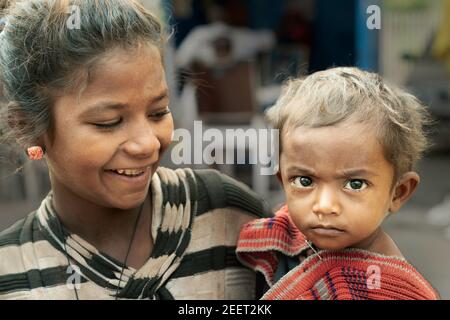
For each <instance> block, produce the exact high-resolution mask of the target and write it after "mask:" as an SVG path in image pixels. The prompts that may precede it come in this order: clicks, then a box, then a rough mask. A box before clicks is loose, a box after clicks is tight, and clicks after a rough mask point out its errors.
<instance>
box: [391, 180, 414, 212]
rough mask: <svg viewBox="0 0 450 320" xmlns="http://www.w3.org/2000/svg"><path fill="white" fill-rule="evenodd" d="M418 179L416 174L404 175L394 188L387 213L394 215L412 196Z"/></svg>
mask: <svg viewBox="0 0 450 320" xmlns="http://www.w3.org/2000/svg"><path fill="white" fill-rule="evenodd" d="M419 182H420V177H419V175H418V174H417V173H416V172H413V171H410V172H407V173H405V174H404V175H403V176H402V177H401V178H400V180H399V181H398V182H397V184H396V186H395V187H394V190H393V193H392V199H391V205H390V206H389V211H390V212H392V213H394V212H397V211H398V210H400V208H401V207H402V205H403V204H404V203H405V202H406V201H407V200H408V199H409V198H410V197H411V196H412V194H413V193H414V191H416V189H417V186H418V185H419Z"/></svg>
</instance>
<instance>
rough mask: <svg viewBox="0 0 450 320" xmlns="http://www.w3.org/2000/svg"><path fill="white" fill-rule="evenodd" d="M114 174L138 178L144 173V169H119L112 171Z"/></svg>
mask: <svg viewBox="0 0 450 320" xmlns="http://www.w3.org/2000/svg"><path fill="white" fill-rule="evenodd" d="M112 171H114V172H115V173H118V174H121V175H124V176H131V177H133V176H139V175H141V174H143V173H144V172H145V169H124V170H122V169H119V170H112Z"/></svg>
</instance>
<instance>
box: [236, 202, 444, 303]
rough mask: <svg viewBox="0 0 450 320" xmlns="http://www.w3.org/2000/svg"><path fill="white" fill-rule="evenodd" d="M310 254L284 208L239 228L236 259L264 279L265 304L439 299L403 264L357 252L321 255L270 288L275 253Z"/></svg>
mask: <svg viewBox="0 0 450 320" xmlns="http://www.w3.org/2000/svg"><path fill="white" fill-rule="evenodd" d="M307 248H309V246H308V245H307V243H306V239H305V236H304V235H303V234H302V233H301V232H300V231H299V230H298V229H297V227H296V226H295V225H294V224H293V222H292V221H291V219H290V218H289V212H288V209H287V207H286V206H284V207H283V208H282V209H280V211H278V212H277V213H276V215H275V217H273V218H265V219H258V220H254V221H252V222H250V223H247V224H246V225H244V227H243V229H242V231H241V234H240V237H239V240H238V246H237V250H236V252H237V256H238V259H239V260H240V261H241V262H242V263H243V264H244V265H247V266H248V267H250V268H251V269H253V270H257V271H260V272H262V273H263V274H264V276H265V278H266V281H267V283H268V284H269V285H270V286H271V289H270V290H269V291H268V292H266V294H265V295H264V296H263V299H267V300H279V299H281V300H298V299H305V300H323V299H326V300H359V299H368V300H422V299H426V300H434V299H439V295H438V293H437V292H436V291H435V290H434V289H433V287H432V286H431V285H430V284H429V283H428V281H427V280H426V279H425V278H424V277H423V276H422V275H421V274H420V273H419V272H418V271H417V270H416V269H415V268H414V267H413V266H412V265H411V264H409V263H408V262H407V261H406V260H404V259H401V258H398V257H393V256H386V255H381V254H377V253H373V252H369V251H366V250H360V249H345V250H340V251H330V250H321V251H320V252H319V255H320V257H319V255H318V254H313V255H312V256H310V257H308V258H307V259H306V260H305V261H303V262H302V263H301V264H299V265H298V266H297V267H295V268H294V269H292V270H291V271H290V272H289V273H287V274H286V275H284V276H283V277H282V278H281V279H280V281H278V282H277V283H275V284H274V283H273V275H274V272H275V271H276V268H277V265H278V260H277V255H276V252H277V251H278V252H281V253H283V254H285V255H288V256H296V255H298V254H299V253H301V252H302V251H303V250H305V249H307Z"/></svg>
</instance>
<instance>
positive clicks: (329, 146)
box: [281, 123, 386, 170]
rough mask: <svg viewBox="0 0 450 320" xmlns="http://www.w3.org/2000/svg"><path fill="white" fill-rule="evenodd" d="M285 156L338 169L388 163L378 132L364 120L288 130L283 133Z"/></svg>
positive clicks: (283, 151) (317, 165)
mask: <svg viewBox="0 0 450 320" xmlns="http://www.w3.org/2000/svg"><path fill="white" fill-rule="evenodd" d="M281 156H282V157H283V158H284V159H285V160H287V161H289V162H291V163H303V164H309V165H310V166H314V167H324V168H335V169H336V170H338V169H341V170H344V169H346V168H356V167H374V166H378V165H380V164H381V163H383V162H386V159H385V156H384V152H383V148H382V146H381V144H380V143H379V140H378V138H377V136H376V131H375V130H374V128H373V127H372V126H370V125H367V124H360V123H356V124H348V123H347V124H340V125H333V126H326V127H318V128H308V127H297V128H293V129H290V130H286V132H284V133H283V134H282V149H281Z"/></svg>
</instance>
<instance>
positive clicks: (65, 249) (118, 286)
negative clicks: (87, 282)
mask: <svg viewBox="0 0 450 320" xmlns="http://www.w3.org/2000/svg"><path fill="white" fill-rule="evenodd" d="M144 204H145V201H144V202H143V203H142V204H141V207H140V208H139V213H138V215H137V217H136V221H135V222H134V227H133V233H132V235H131V239H130V243H129V244H128V250H127V254H126V256H125V261H124V262H123V266H122V271H121V272H120V277H119V283H118V285H117V289H116V295H115V300H117V298H118V295H119V289H120V284H121V282H122V276H123V272H124V270H125V267H126V265H127V261H128V255H129V254H130V251H131V247H132V245H133V241H134V236H135V234H136V230H137V226H138V223H139V220H140V217H141V214H142V209H143V208H144ZM57 219H58V224H59V229H60V232H61V234H62V235H63V237H64V254H65V256H66V259H67V265H68V266H70V260H69V254H68V253H67V247H66V242H67V241H66V237H65V236H64V234H63V231H62V225H61V220H60V219H59V217H57ZM73 288H74V291H75V297H76V299H77V300H80V298H79V296H78V290H77V287H76V285H74V286H73Z"/></svg>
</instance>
